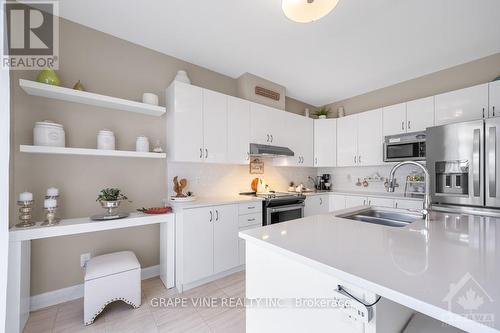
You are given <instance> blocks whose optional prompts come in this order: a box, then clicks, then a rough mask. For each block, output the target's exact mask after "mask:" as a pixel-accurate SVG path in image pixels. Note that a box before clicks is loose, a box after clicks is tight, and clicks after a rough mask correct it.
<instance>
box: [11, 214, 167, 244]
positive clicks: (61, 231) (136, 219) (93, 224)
mask: <svg viewBox="0 0 500 333" xmlns="http://www.w3.org/2000/svg"><path fill="white" fill-rule="evenodd" d="M174 219H175V214H172V213H170V214H161V215H146V214H142V213H132V214H130V216H129V217H126V218H124V219H119V220H109V221H92V220H91V219H90V218H88V217H83V218H76V219H63V220H61V222H60V223H59V224H57V225H54V226H49V227H45V226H42V225H41V222H38V223H37V224H36V225H35V226H33V227H30V228H16V227H12V228H10V237H9V240H10V241H11V242H16V241H26V240H32V239H40V238H48V237H57V236H66V235H76V234H82V233H86V232H95V231H104V230H112V229H121V228H127V227H138V226H142V225H149V224H156V223H168V222H173V221H174Z"/></svg>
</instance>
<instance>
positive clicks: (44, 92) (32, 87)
mask: <svg viewBox="0 0 500 333" xmlns="http://www.w3.org/2000/svg"><path fill="white" fill-rule="evenodd" d="M19 85H20V86H21V88H22V89H23V90H24V91H25V92H27V93H28V94H29V95H33V96H42V97H47V98H53V99H59V100H62V101H69V102H75V103H80V104H88V105H95V106H100V107H104V108H108V109H117V110H123V111H129V112H135V113H141V114H145V115H149V116H156V117H160V116H162V115H163V114H165V112H166V109H165V108H164V107H162V106H157V105H150V104H145V103H140V102H135V101H130V100H126V99H122V98H116V97H111V96H105V95H99V94H95V93H91V92H87V91H80V90H75V89H69V88H64V87H58V86H52V85H50V84H45V83H40V82H36V81H30V80H23V79H20V80H19Z"/></svg>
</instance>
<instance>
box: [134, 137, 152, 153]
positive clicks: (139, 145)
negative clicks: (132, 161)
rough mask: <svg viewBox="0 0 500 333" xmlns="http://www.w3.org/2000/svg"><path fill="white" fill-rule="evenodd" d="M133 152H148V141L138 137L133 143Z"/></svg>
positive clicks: (145, 138)
mask: <svg viewBox="0 0 500 333" xmlns="http://www.w3.org/2000/svg"><path fill="white" fill-rule="evenodd" d="M135 151H137V152H141V153H148V152H149V139H148V138H147V137H145V136H138V137H137V140H136V141H135Z"/></svg>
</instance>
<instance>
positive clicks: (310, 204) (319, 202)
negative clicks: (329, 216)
mask: <svg viewBox="0 0 500 333" xmlns="http://www.w3.org/2000/svg"><path fill="white" fill-rule="evenodd" d="M329 205H330V199H329V194H318V195H311V196H308V197H306V201H305V207H304V216H305V217H307V216H312V215H318V214H325V213H328V212H329V211H330V209H329Z"/></svg>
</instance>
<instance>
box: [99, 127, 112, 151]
mask: <svg viewBox="0 0 500 333" xmlns="http://www.w3.org/2000/svg"><path fill="white" fill-rule="evenodd" d="M97 149H102V150H115V134H114V133H113V132H112V131H110V130H106V129H104V130H101V131H99V133H97Z"/></svg>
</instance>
